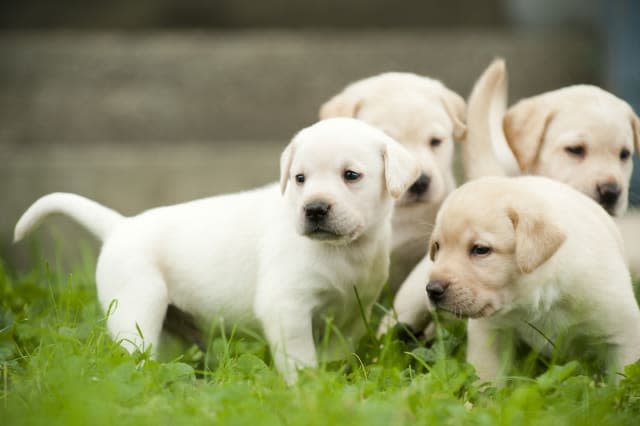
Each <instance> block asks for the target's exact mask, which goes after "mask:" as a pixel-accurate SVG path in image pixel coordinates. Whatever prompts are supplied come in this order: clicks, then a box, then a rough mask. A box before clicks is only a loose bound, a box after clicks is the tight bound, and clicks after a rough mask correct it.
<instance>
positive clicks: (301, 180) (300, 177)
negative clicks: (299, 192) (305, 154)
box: [296, 173, 305, 184]
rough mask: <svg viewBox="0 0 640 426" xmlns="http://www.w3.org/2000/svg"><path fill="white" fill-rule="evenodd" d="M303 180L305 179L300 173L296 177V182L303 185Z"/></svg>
mask: <svg viewBox="0 0 640 426" xmlns="http://www.w3.org/2000/svg"><path fill="white" fill-rule="evenodd" d="M304 180H305V177H304V175H303V174H302V173H300V174H299V175H296V182H297V183H299V184H303V183H304Z"/></svg>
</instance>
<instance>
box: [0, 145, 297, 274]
mask: <svg viewBox="0 0 640 426" xmlns="http://www.w3.org/2000/svg"><path fill="white" fill-rule="evenodd" d="M284 146H285V145H284V143H277V142H269V141H254V142H251V141H244V142H243V143H233V142H230V141H221V142H218V143H215V144H202V143H186V142H183V143H173V144H163V143H153V144H128V145H127V144H111V143H93V144H69V143H60V142H51V143H48V144H32V145H29V144H24V145H14V146H11V148H10V149H9V147H8V146H7V145H0V164H1V165H2V166H1V167H0V194H2V203H1V204H0V259H2V258H4V259H7V260H8V261H9V262H10V263H11V264H12V265H14V266H26V265H27V264H28V258H29V253H30V250H29V248H30V246H31V244H29V243H28V242H27V243H21V244H19V245H17V246H12V245H11V240H12V238H13V235H12V234H13V227H14V226H15V224H16V222H17V220H18V218H19V217H20V215H21V214H22V213H23V212H24V210H25V209H26V208H28V207H29V205H31V203H33V202H34V201H35V200H36V199H37V198H38V197H40V196H42V195H44V194H47V193H50V192H58V191H63V192H75V193H78V194H81V195H84V196H86V197H89V198H92V199H94V200H96V201H98V202H100V203H103V204H105V205H107V206H109V207H112V208H114V209H116V210H118V211H119V212H121V213H122V214H124V215H127V216H131V215H135V214H137V213H140V212H142V211H144V210H147V209H149V208H152V207H157V206H162V205H169V204H175V203H180V202H184V201H189V200H193V199H197V198H203V197H208V196H211V195H216V194H222V193H227V192H236V191H241V190H246V189H251V188H255V187H258V186H261V185H264V184H267V183H269V182H275V181H277V180H278V176H279V156H280V152H281V151H282V149H284ZM259 208H260V206H256V209H259ZM36 240H37V241H40V242H41V243H42V249H43V253H44V255H45V257H46V258H47V259H49V260H50V261H54V260H55V259H56V258H58V259H62V260H68V261H69V263H71V264H75V263H77V262H78V261H79V259H80V258H81V253H80V248H81V247H82V245H83V244H81V243H80V242H81V241H85V242H89V243H92V244H91V246H92V247H93V248H97V247H98V245H97V244H96V243H95V241H94V239H93V238H92V236H91V235H90V234H89V233H88V232H87V231H86V230H84V229H83V228H81V227H80V226H79V225H77V224H75V223H73V222H72V221H71V220H69V219H68V218H51V219H48V220H47V221H46V223H45V224H44V226H41V228H40V229H39V230H38V231H37V232H36V233H35V238H33V239H30V241H32V242H33V241H36ZM55 248H60V250H54V249H55Z"/></svg>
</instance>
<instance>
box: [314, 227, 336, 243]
mask: <svg viewBox="0 0 640 426" xmlns="http://www.w3.org/2000/svg"><path fill="white" fill-rule="evenodd" d="M304 235H305V236H307V237H309V238H311V239H312V240H319V241H336V240H340V239H342V238H344V235H340V234H337V233H335V232H334V231H330V230H327V229H323V228H321V227H314V228H312V229H309V228H307V229H305V232H304Z"/></svg>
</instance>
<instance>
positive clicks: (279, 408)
mask: <svg viewBox="0 0 640 426" xmlns="http://www.w3.org/2000/svg"><path fill="white" fill-rule="evenodd" d="M85 257H86V258H85V259H84V261H83V262H81V263H80V264H79V265H78V267H76V268H73V270H70V271H69V270H64V268H62V267H60V266H56V267H48V266H47V264H46V263H45V261H43V260H40V261H35V262H33V264H34V265H36V266H35V267H34V268H33V270H31V271H30V272H28V273H26V274H16V273H15V272H12V271H9V270H7V267H6V266H3V265H4V263H3V262H2V261H1V259H0V424H3V425H20V424H47V425H56V424H60V425H75V424H78V425H89V424H90V425H102V424H104V425H111V424H168V425H181V424H225V425H228V424H259V425H269V424H309V425H326V424H350V425H351V424H353V425H358V424H362V425H368V426H369V425H394V424H438V425H439V424H450V425H461V424H472V425H476V424H477V425H494V424H499V425H527V424H531V425H553V426H559V425H562V424H579V425H598V426H601V425H609V424H628V425H637V424H640V423H639V422H640V364H635V365H632V366H629V367H628V368H627V369H626V370H625V376H626V377H624V378H623V379H622V380H621V383H620V384H619V385H617V386H616V385H611V384H605V383H604V382H603V381H602V380H601V379H600V378H599V377H600V376H598V375H595V374H594V373H593V371H590V366H589V365H586V364H582V363H579V362H576V361H571V362H565V363H560V362H551V363H549V362H548V361H545V360H540V359H539V358H538V357H536V356H535V354H533V355H532V354H525V355H524V356H523V357H522V358H523V362H522V363H521V365H520V366H519V367H517V369H516V372H517V373H516V375H514V376H513V377H512V379H511V380H510V381H509V382H508V384H507V385H506V386H505V387H502V388H495V387H491V386H487V385H479V384H477V383H476V380H475V375H474V371H473V368H472V367H471V366H470V365H468V364H466V363H465V362H464V324H463V323H462V322H460V321H455V320H443V321H440V326H439V328H438V338H437V339H436V340H435V341H433V342H429V343H428V344H426V345H425V344H416V342H413V343H409V344H407V343H403V342H402V341H400V340H398V339H396V338H395V337H393V336H391V335H388V336H385V338H384V339H383V341H382V342H379V341H376V340H375V339H373V338H368V339H365V341H363V343H362V345H361V347H360V349H359V351H358V354H357V355H355V354H354V356H353V357H352V358H351V359H349V360H346V361H345V362H342V363H332V364H329V365H323V366H321V367H320V368H318V369H315V370H307V371H304V372H302V374H301V378H300V381H299V383H298V384H297V385H295V386H292V387H287V386H286V385H285V384H284V382H283V381H282V379H281V378H280V377H279V376H278V374H277V373H276V372H275V370H274V368H273V366H272V365H271V361H270V358H269V354H268V349H267V346H266V344H265V342H264V341H261V340H260V339H256V338H249V337H239V335H236V334H232V335H230V336H226V337H224V338H223V337H219V338H216V339H214V340H213V341H212V342H211V344H210V346H209V349H208V350H207V352H206V353H203V352H201V351H199V350H198V349H197V348H195V347H191V348H187V349H186V350H185V351H184V352H183V354H182V355H180V356H179V357H177V358H176V359H173V360H169V361H166V362H159V361H155V360H153V359H150V358H149V357H148V354H145V353H137V354H135V355H129V354H127V353H126V352H124V351H123V350H122V349H121V348H120V347H119V346H118V345H117V344H116V343H114V342H113V341H112V340H111V339H110V338H109V337H108V335H107V333H106V330H105V315H104V313H103V312H101V310H100V308H99V306H98V304H97V300H96V294H95V283H94V278H93V277H94V262H95V261H94V259H93V257H92V256H91V255H88V256H85ZM634 326H640V325H634ZM545 363H546V365H545Z"/></svg>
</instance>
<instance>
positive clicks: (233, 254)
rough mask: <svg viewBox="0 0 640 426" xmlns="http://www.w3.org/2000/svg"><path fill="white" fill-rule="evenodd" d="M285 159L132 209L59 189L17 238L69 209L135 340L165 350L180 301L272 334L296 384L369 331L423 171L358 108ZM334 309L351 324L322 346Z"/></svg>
mask: <svg viewBox="0 0 640 426" xmlns="http://www.w3.org/2000/svg"><path fill="white" fill-rule="evenodd" d="M280 164H281V175H280V184H279V185H275V184H274V185H269V186H267V187H265V188H261V189H256V190H253V191H248V192H242V193H237V194H230V195H222V196H217V197H211V198H206V199H202V200H197V201H192V202H188V203H184V204H179V205H175V206H169V207H161V208H156V209H152V210H149V211H146V212H144V213H142V214H140V215H137V216H133V217H123V216H121V215H120V214H119V213H117V212H115V211H113V210H111V209H109V208H107V207H104V206H102V205H100V204H98V203H95V202H93V201H91V200H88V199H86V198H83V197H80V196H78V195H74V194H50V195H47V196H44V197H42V198H41V199H39V200H38V201H36V202H35V203H34V204H33V205H32V206H31V207H30V208H29V209H28V210H27V211H26V212H25V213H24V215H23V216H22V217H21V218H20V220H19V221H18V224H17V225H16V229H15V239H16V241H19V240H20V239H22V238H23V237H24V236H25V235H26V234H27V233H29V231H30V230H31V229H32V228H34V227H35V226H36V225H37V224H38V223H39V222H40V221H41V220H42V219H44V218H45V217H46V216H47V215H49V214H51V213H63V214H66V215H68V216H70V217H72V218H74V219H75V220H77V221H78V222H79V223H81V224H82V225H83V226H85V227H86V228H87V229H89V230H90V231H91V232H93V233H94V234H95V235H96V236H97V237H98V238H99V239H100V240H102V241H103V242H104V244H103V246H102V250H101V253H100V257H99V259H98V266H97V270H96V282H97V288H98V297H99V299H100V303H101V305H102V307H103V308H104V309H105V310H106V309H107V308H108V306H109V305H110V304H111V302H112V301H113V300H116V301H117V307H116V308H115V310H114V311H113V312H112V313H111V315H110V316H109V319H108V322H107V327H108V329H109V332H110V334H111V335H112V336H113V337H114V338H115V339H119V340H120V341H121V343H122V345H123V346H124V347H125V348H126V349H127V350H129V351H133V350H135V349H137V348H141V349H144V348H146V347H148V346H149V345H151V346H152V349H153V348H156V347H157V343H158V340H159V337H160V331H161V329H162V323H163V319H164V317H165V313H166V311H167V306H168V305H170V304H171V305H174V306H176V307H177V308H178V309H180V310H181V311H183V312H186V313H187V314H190V315H193V316H194V317H195V318H197V319H200V320H201V321H202V323H204V324H212V323H214V322H221V321H223V320H224V324H225V325H227V326H229V327H231V326H239V327H241V328H246V329H256V330H258V331H261V332H263V333H264V336H265V337H266V339H267V341H268V343H269V345H270V347H271V351H272V353H273V357H274V362H275V366H276V367H277V369H278V370H279V371H280V373H282V375H283V376H284V377H285V379H286V381H287V382H289V383H291V382H294V381H295V380H296V378H297V369H298V368H300V367H314V366H316V365H317V363H318V358H319V356H320V355H322V356H326V358H327V359H334V358H341V357H344V356H346V355H348V354H350V353H351V352H352V351H353V350H354V346H355V345H356V344H357V342H358V340H359V339H360V338H361V337H362V336H363V334H364V332H365V327H364V321H365V319H363V318H360V312H361V311H360V309H359V303H361V306H362V307H363V308H364V314H365V315H368V314H369V312H370V310H371V307H372V306H373V304H374V303H375V302H376V300H377V298H378V296H379V293H380V291H381V289H382V286H383V285H384V283H385V281H386V278H387V272H388V265H389V250H390V243H391V214H392V210H393V198H395V197H398V196H400V195H401V194H402V193H404V191H405V190H406V189H407V188H408V187H409V186H410V185H411V184H412V183H413V182H415V179H416V177H417V176H418V174H419V168H418V165H417V162H416V161H415V160H414V159H413V158H412V156H411V155H410V154H409V153H408V152H407V151H406V150H405V149H404V148H403V147H402V146H401V145H400V144H398V143H397V142H395V141H394V140H393V139H391V138H390V137H389V136H387V135H386V134H384V133H383V132H381V131H380V130H378V129H375V128H374V127H371V126H369V125H367V124H365V123H363V122H361V121H358V120H354V119H348V118H336V119H332V120H325V121H322V122H320V123H317V124H315V125H313V126H311V127H308V128H306V129H304V130H302V131H301V132H299V133H298V134H297V135H296V136H295V137H294V138H293V140H292V141H291V143H290V144H289V146H288V147H287V148H286V149H285V150H284V152H283V153H282V157H281V163H280ZM356 291H357V294H358V295H359V300H358V297H357V295H356ZM325 318H331V320H332V324H333V326H334V327H335V328H337V330H338V333H331V335H330V336H325V337H324V339H325V341H326V342H328V343H327V345H326V349H327V351H328V353H326V354H322V353H321V354H320V355H319V354H317V352H316V346H315V341H314V337H315V338H321V339H322V338H323V337H322V334H323V331H324V330H325V324H324V319H325ZM139 331H140V332H139ZM324 346H325V345H323V348H324Z"/></svg>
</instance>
